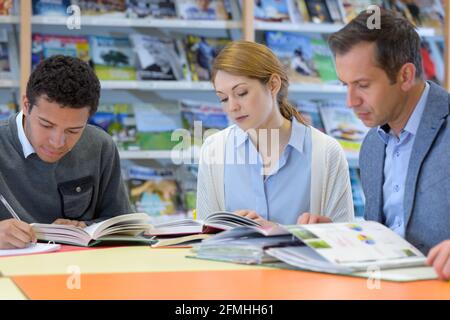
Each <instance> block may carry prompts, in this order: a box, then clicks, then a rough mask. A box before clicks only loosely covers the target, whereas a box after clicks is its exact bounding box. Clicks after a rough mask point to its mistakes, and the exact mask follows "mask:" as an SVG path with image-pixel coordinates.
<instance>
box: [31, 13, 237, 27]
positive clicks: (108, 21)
mask: <svg viewBox="0 0 450 320" xmlns="http://www.w3.org/2000/svg"><path fill="white" fill-rule="evenodd" d="M31 22H32V23H33V24H42V25H66V23H67V17H58V16H53V17H52V16H34V17H32V18H31ZM80 22H81V26H99V27H111V26H112V27H116V26H121V27H142V28H189V29H241V28H242V22H240V21H219V20H182V19H153V18H147V19H131V18H105V17H100V18H99V17H96V16H90V17H83V16H82V17H81V20H80Z"/></svg>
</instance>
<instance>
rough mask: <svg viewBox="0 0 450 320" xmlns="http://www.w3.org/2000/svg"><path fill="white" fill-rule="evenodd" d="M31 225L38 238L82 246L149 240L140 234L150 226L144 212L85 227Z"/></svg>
mask: <svg viewBox="0 0 450 320" xmlns="http://www.w3.org/2000/svg"><path fill="white" fill-rule="evenodd" d="M31 226H32V228H33V230H34V232H35V234H36V237H37V238H38V239H39V240H44V241H54V242H58V243H65V244H71V245H76V246H83V247H90V246H94V245H96V244H98V243H100V242H103V241H108V242H109V241H113V242H143V243H149V241H150V240H149V239H147V238H145V237H142V236H141V234H143V233H144V232H145V231H147V230H148V229H149V227H150V224H149V222H148V215H147V214H145V213H130V214H124V215H120V216H117V217H113V218H110V219H107V220H105V221H102V222H98V223H94V224H92V225H90V226H88V227H86V228H79V227H75V226H70V225H59V224H42V223H33V224H32V225H31Z"/></svg>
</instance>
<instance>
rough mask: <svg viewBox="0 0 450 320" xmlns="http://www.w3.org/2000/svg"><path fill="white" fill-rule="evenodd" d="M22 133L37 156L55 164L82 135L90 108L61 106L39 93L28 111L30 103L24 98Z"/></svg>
mask: <svg viewBox="0 0 450 320" xmlns="http://www.w3.org/2000/svg"><path fill="white" fill-rule="evenodd" d="M23 114H24V120H23V126H24V131H25V135H26V136H27V138H28V140H29V141H30V143H31V145H32V146H33V148H34V150H35V151H36V153H37V155H38V156H39V158H40V159H41V160H42V161H44V162H49V163H54V162H57V161H58V160H60V159H61V158H62V157H64V156H65V155H66V154H67V153H68V152H69V151H70V150H72V148H73V147H74V146H75V144H76V143H77V142H78V140H79V139H80V137H81V134H82V133H83V131H84V128H85V127H86V123H87V121H88V118H89V107H85V108H81V109H74V108H68V107H66V108H63V107H62V106H61V105H59V104H58V103H55V102H49V101H48V100H47V99H46V96H45V95H43V96H40V97H38V98H37V99H36V103H35V104H34V105H33V108H32V110H31V112H30V104H29V101H28V99H27V98H26V97H24V99H23Z"/></svg>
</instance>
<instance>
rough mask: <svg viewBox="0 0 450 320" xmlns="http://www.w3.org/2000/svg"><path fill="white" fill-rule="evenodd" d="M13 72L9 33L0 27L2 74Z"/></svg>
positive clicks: (0, 69)
mask: <svg viewBox="0 0 450 320" xmlns="http://www.w3.org/2000/svg"><path fill="white" fill-rule="evenodd" d="M10 72H11V61H10V56H9V46H8V33H7V32H6V30H1V29H0V75H2V78H3V75H6V74H9V73H10Z"/></svg>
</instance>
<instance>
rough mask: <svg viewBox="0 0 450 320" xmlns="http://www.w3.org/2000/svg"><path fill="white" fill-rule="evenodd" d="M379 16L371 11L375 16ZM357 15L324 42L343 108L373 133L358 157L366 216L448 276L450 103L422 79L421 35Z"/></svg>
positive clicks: (395, 21) (385, 19)
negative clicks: (333, 65)
mask: <svg viewBox="0 0 450 320" xmlns="http://www.w3.org/2000/svg"><path fill="white" fill-rule="evenodd" d="M375 14H376V12H375ZM374 18H375V17H374V14H372V13H370V12H362V13H361V14H360V15H359V16H358V17H356V18H355V19H354V20H352V21H351V22H350V23H349V24H348V25H346V26H345V27H344V28H343V29H341V30H339V31H338V32H336V33H334V34H333V35H331V36H330V38H329V44H330V47H331V49H332V51H333V53H334V54H335V57H336V70H337V74H338V76H339V78H340V80H341V81H342V82H343V83H344V84H345V85H346V86H347V88H348V92H347V104H348V105H349V107H350V108H352V109H353V111H354V112H355V113H356V115H357V116H358V117H359V118H360V119H361V120H362V121H363V122H364V124H365V125H367V126H368V127H371V128H372V129H371V130H370V131H369V133H368V134H367V137H366V139H365V140H364V142H363V146H362V148H361V153H360V159H359V162H360V169H361V181H362V185H363V189H364V194H365V197H366V208H365V218H366V219H367V220H375V221H378V222H381V223H383V224H385V225H386V226H388V227H389V228H391V229H392V230H393V231H395V232H396V233H397V234H399V235H400V236H402V237H404V238H405V239H406V240H407V241H409V242H410V243H412V244H413V245H414V246H416V247H417V248H418V249H419V250H421V251H422V252H423V253H425V254H428V263H429V264H430V265H433V266H434V268H435V270H436V272H437V273H438V275H439V277H440V278H441V279H449V278H450V240H447V239H450V127H449V123H448V122H449V121H448V115H449V105H450V99H449V94H448V92H447V91H446V90H444V89H443V88H441V87H440V86H438V85H436V84H434V83H432V82H426V81H424V80H423V78H424V71H423V66H422V58H421V54H420V37H419V35H418V34H417V32H416V31H415V30H414V27H413V26H412V25H411V24H410V23H409V22H408V21H407V20H406V19H404V18H403V17H400V16H397V15H396V14H395V13H393V12H390V11H384V10H382V11H381V13H380V16H379V18H380V20H379V22H381V23H380V24H379V25H378V26H376V25H374V22H376V19H375V20H374Z"/></svg>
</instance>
